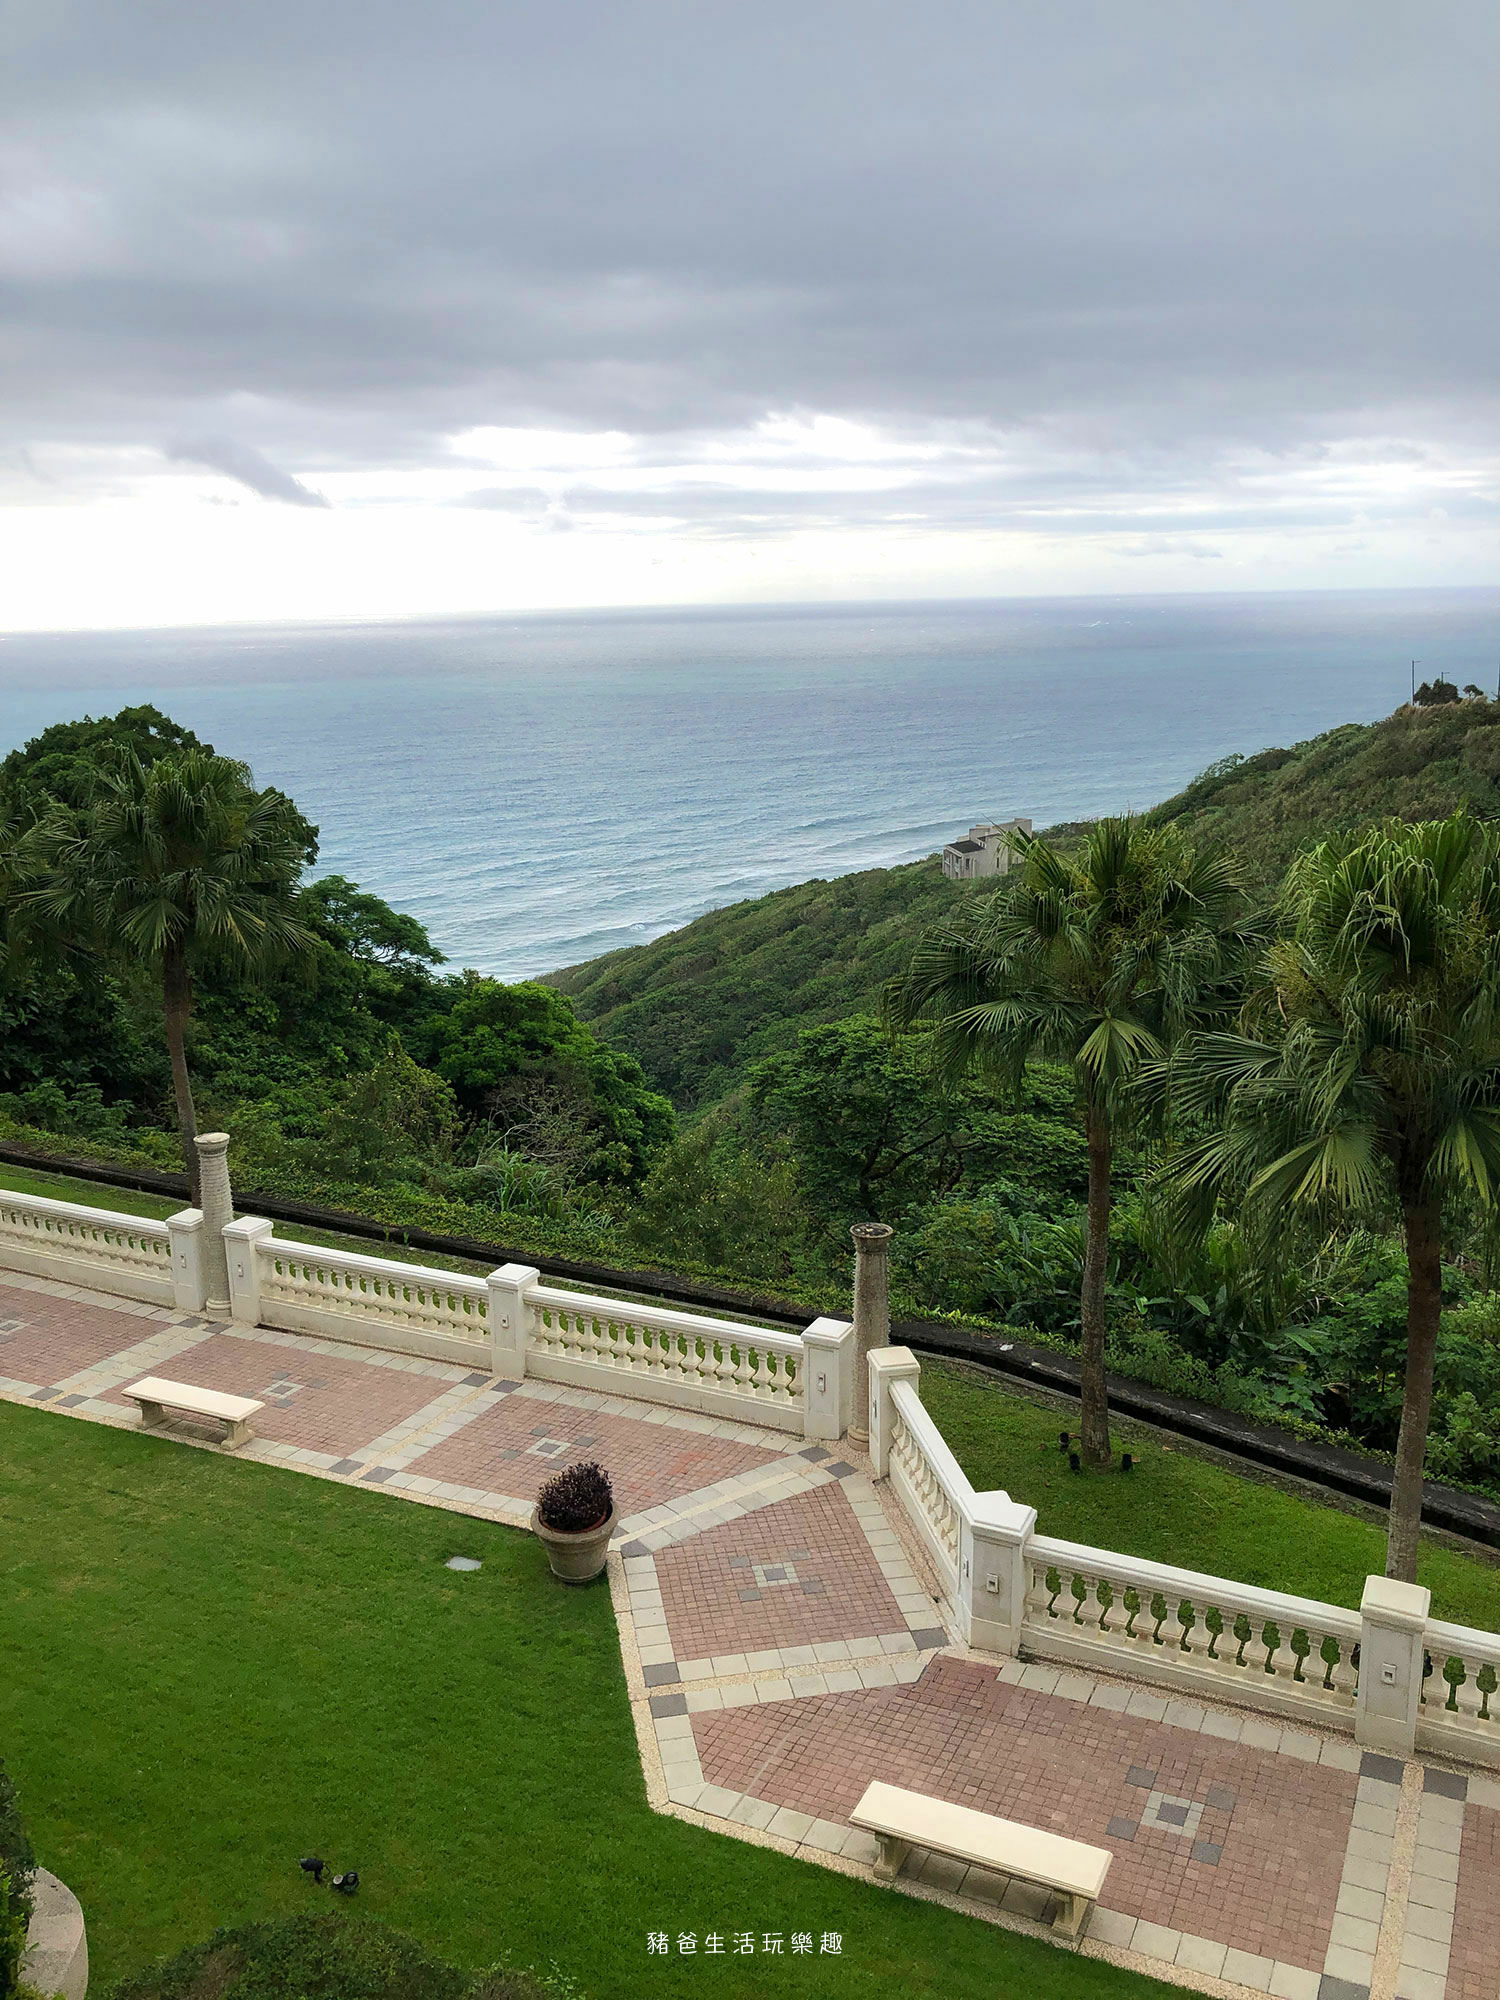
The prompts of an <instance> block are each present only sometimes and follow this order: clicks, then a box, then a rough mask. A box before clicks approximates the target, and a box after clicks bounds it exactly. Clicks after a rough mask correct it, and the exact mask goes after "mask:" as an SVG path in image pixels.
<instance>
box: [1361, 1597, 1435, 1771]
mask: <svg viewBox="0 0 1500 2000" xmlns="http://www.w3.org/2000/svg"><path fill="white" fill-rule="evenodd" d="M1431 1608H1432V1592H1431V1591H1430V1590H1427V1589H1424V1588H1423V1586H1422V1585H1421V1584H1419V1583H1397V1582H1395V1581H1394V1580H1393V1579H1392V1578H1391V1577H1387V1576H1367V1577H1366V1578H1365V1594H1364V1596H1363V1597H1362V1598H1361V1599H1360V1604H1359V1616H1360V1621H1361V1624H1362V1626H1363V1630H1362V1631H1361V1632H1360V1635H1359V1696H1358V1701H1357V1705H1356V1707H1355V1711H1354V1740H1355V1742H1356V1743H1361V1744H1363V1745H1364V1747H1365V1748H1366V1749H1367V1750H1383V1751H1384V1752H1385V1753H1386V1755H1387V1756H1389V1757H1410V1756H1411V1755H1412V1753H1413V1751H1414V1750H1415V1748H1416V1742H1417V1717H1418V1716H1419V1715H1420V1713H1421V1710H1422V1665H1423V1660H1422V1653H1423V1647H1422V1640H1423V1636H1424V1634H1425V1633H1426V1630H1427V1617H1428V1613H1429V1612H1430V1610H1431Z"/></svg>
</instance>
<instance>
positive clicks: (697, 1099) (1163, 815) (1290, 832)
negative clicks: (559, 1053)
mask: <svg viewBox="0 0 1500 2000" xmlns="http://www.w3.org/2000/svg"><path fill="white" fill-rule="evenodd" d="M1497 780H1500V703H1495V702H1487V701H1469V702H1461V703H1458V704H1456V705H1454V706H1453V707H1450V708H1442V709H1426V710H1418V711H1411V710H1398V711H1397V713H1396V714H1395V715H1393V716H1389V717H1387V719H1386V720H1385V721H1383V722H1377V723H1373V724H1369V725H1365V724H1359V723H1351V724H1348V725H1347V726H1346V727H1344V728H1342V729H1335V730H1331V731H1330V732H1329V733H1328V734H1327V735H1326V736H1319V737H1314V738H1313V739H1312V740H1311V741H1310V742H1307V743H1301V744H1298V745H1296V746H1295V747H1294V748H1293V749H1290V750H1265V751H1262V752H1261V753H1260V754H1259V755H1258V756H1255V757H1250V758H1247V759H1245V760H1244V761H1243V762H1241V763H1240V764H1238V765H1236V766H1235V767H1234V768H1232V769H1229V770H1223V769H1217V770H1216V771H1215V772H1213V773H1209V774H1206V775H1205V776H1204V777H1202V778H1200V779H1198V780H1196V781H1195V782H1194V783H1193V784H1191V785H1189V786H1188V788H1187V790H1186V791H1184V792H1181V793H1179V794H1178V795H1177V796H1176V797H1175V798H1172V799H1168V800H1167V801H1166V802H1165V803H1164V804H1162V805H1160V806H1158V807H1157V808H1156V809H1155V811H1154V813H1153V815H1152V817H1153V818H1156V819H1160V820H1175V821H1179V822H1181V823H1182V825H1183V826H1184V827H1185V828H1186V829H1187V830H1188V831H1190V832H1192V833H1193V834H1194V835H1195V836H1198V837H1207V838H1212V839H1214V840H1216V841H1220V842H1222V843H1223V844H1224V845H1225V846H1227V847H1229V848H1231V849H1232V850H1233V851H1234V852H1235V853H1236V854H1237V855H1238V856H1239V857H1240V858H1241V861H1242V863H1243V865H1244V870H1245V875H1246V879H1247V882H1248V883H1249V884H1250V885H1251V886H1252V887H1254V888H1256V889H1267V888H1269V887H1271V886H1272V885H1273V884H1274V883H1275V882H1276V881H1277V880H1278V879H1279V877H1280V875H1281V872H1282V870H1283V869H1284V868H1285V866H1286V863H1287V862H1288V861H1289V860H1290V858H1291V856H1292V855H1293V854H1294V853H1295V852H1296V850H1297V848H1298V847H1299V846H1300V845H1302V844H1303V843H1304V842H1305V841H1307V840H1309V839H1312V838H1314V837H1315V836H1316V835H1318V834H1319V833H1322V832H1324V831H1326V830H1329V829H1332V828H1336V827H1344V826H1352V825H1357V824H1359V823H1360V822H1362V821H1366V820H1369V819H1370V818H1372V817H1378V816H1380V815H1383V814H1396V815H1399V816H1401V817H1403V818H1407V819H1422V818H1430V817H1435V816H1441V815H1443V814H1446V813H1450V812H1453V811H1455V810H1456V809H1457V808H1458V807H1459V806H1461V805H1467V806H1469V807H1471V808H1473V809H1474V810H1476V811H1478V812H1482V813H1489V814H1500V782H1497ZM973 893H975V891H973V890H972V889H968V888H966V887H963V886H961V885H959V884H954V883H947V882H945V881H944V880H943V877H942V875H941V873H940V872H939V869H938V864H937V862H936V860H930V861H921V862H914V863H912V864H910V865H909V866H907V867H904V868H873V869H869V870H867V871H866V872H865V873H863V874H859V875H845V876H842V877H840V878H839V879H837V880H836V881H832V882H806V883H803V884H801V885H800V886H799V887H797V888H794V889H781V890H778V891H777V892H776V893H775V894H774V895H770V896H761V897H759V898H757V899H756V900H755V901H753V902H747V903H736V904H734V905H733V906H732V907H731V908H729V909H725V910H712V911H710V912H709V914H708V915H707V916H703V917H699V918H698V919H697V920H696V922H694V923H691V924H687V925H685V926H684V927H683V929H681V930H679V931H672V932H670V933H669V934H668V935H667V936H666V937H661V938H658V939H657V940H656V941H655V943H653V944H647V945H634V946H631V947H630V948H629V949H627V950H625V951H617V952H611V953H610V954H609V955H608V957H605V958H597V959H593V960H591V961H590V962H589V963H588V964H586V965H575V966H570V967H569V968H568V969H567V970H566V971H564V972H559V973H556V974H554V975H553V979H552V983H553V984H554V985H556V986H559V987H560V988H561V989H562V990H563V991H564V992H565V993H568V994H571V996H572V997H573V999H574V1001H575V1003H576V1005H577V1007H578V1011H579V1013H580V1014H582V1016H583V1017H584V1019H585V1020H587V1021H589V1022H590V1023H591V1024H592V1025H593V1026H594V1027H595V1028H597V1029H598V1030H599V1032H600V1033H601V1034H603V1035H604V1036H605V1037H606V1038H607V1039H608V1040H609V1041H611V1042H614V1043H615V1044H616V1045H617V1046H618V1047H620V1048H624V1049H628V1050H629V1051H630V1052H631V1053H632V1054H633V1055H635V1056H638V1057H639V1058H640V1060H641V1062H642V1063H643V1064H644V1066H645V1069H646V1073H647V1075H648V1076H649V1077H650V1078H651V1080H652V1082H653V1083H655V1084H656V1085H657V1087H658V1088H659V1089H662V1090H665V1091H667V1092H668V1093H669V1094H670V1095H671V1096H672V1098H673V1099H674V1101H675V1102H676V1103H677V1104H678V1106H679V1107H680V1108H682V1109H684V1110H691V1109H694V1108H696V1107H698V1106H701V1105H706V1104H712V1103H714V1102H715V1101H716V1100H717V1099H719V1098H721V1097H723V1096H724V1095H725V1094H726V1093H727V1092H728V1091H729V1090H731V1089H732V1088H733V1087H734V1085H735V1084H736V1083H737V1082H738V1081H739V1079H740V1077H741V1075H742V1074H743V1070H744V1067H745V1065H746V1064H747V1063H748V1062H750V1061H752V1060H753V1059H754V1058H755V1057H756V1056H759V1055H763V1054H765V1053H766V1052H767V1051H768V1050H771V1049H776V1048H783V1047H786V1046H787V1045H788V1044H790V1042H791V1041H792V1040H793V1039H794V1038H795V1036H796V1033H797V1030H798V1029H799V1028H801V1027H806V1026H810V1025H812V1024H814V1023H816V1022H819V1021H830V1020H837V1019H839V1018H840V1017H841V1016H843V1015H847V1014H853V1013H858V1012H861V1011H868V1010H870V1009H871V1008H873V1006H874V1005H875V1001H876V996H877V995H878V993H879V989H880V985H881V982H882V981H883V980H884V979H885V978H887V977H888V976H889V975H890V974H891V973H893V972H896V971H899V970H900V969H901V967H902V966H903V965H904V964H905V962H906V957H907V954H908V952H909V950H910V947H911V943H912V941H913V939H914V938H915V936H916V934H917V933H918V932H919V931H920V930H921V929H922V927H923V926H924V925H925V924H928V923H931V922H933V921H934V920H935V919H936V918H938V917H940V916H941V915H942V914H943V912H944V911H945V910H947V909H950V908H952V907H953V905H954V904H955V902H957V901H958V900H959V899H960V898H962V897H963V896H965V895H969V894H973ZM978 893H981V894H982V893H983V891H982V890H980V891H979V892H978Z"/></svg>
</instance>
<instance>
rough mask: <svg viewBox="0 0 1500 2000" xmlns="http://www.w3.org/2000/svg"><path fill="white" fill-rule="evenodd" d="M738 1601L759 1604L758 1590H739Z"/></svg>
mask: <svg viewBox="0 0 1500 2000" xmlns="http://www.w3.org/2000/svg"><path fill="white" fill-rule="evenodd" d="M804 1587H805V1586H804ZM740 1603H741V1604H759V1603H760V1592H759V1591H758V1590H753V1589H752V1590H742V1591H741V1592H740Z"/></svg>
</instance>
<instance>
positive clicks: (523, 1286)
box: [485, 1264, 542, 1382]
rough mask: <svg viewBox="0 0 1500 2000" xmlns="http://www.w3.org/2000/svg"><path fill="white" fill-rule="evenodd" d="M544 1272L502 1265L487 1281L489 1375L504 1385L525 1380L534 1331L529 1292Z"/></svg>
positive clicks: (524, 1267) (526, 1266)
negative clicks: (530, 1336)
mask: <svg viewBox="0 0 1500 2000" xmlns="http://www.w3.org/2000/svg"><path fill="white" fill-rule="evenodd" d="M541 1276H542V1274H541V1272H540V1271H538V1270H537V1269H536V1268H535V1267H534V1266H533V1265H531V1264H502V1265H501V1266H500V1268H499V1270H498V1271H491V1272H490V1275H489V1277H488V1279H487V1280H486V1281H485V1282H486V1283H487V1284H488V1286H489V1288H490V1292H489V1302H488V1304H487V1306H486V1311H487V1313H488V1314H489V1325H490V1373H491V1374H492V1375H494V1376H496V1377H497V1378H498V1379H499V1380H500V1381H502V1382H522V1381H524V1380H525V1378H526V1336H527V1335H528V1334H529V1333H530V1331H531V1307H530V1305H529V1304H528V1303H527V1299H526V1292H527V1288H528V1287H529V1286H531V1285H535V1284H539V1283H540V1282H541Z"/></svg>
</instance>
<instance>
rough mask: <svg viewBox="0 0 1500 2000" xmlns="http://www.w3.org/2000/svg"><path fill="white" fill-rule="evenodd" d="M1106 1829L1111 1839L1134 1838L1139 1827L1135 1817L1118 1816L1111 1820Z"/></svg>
mask: <svg viewBox="0 0 1500 2000" xmlns="http://www.w3.org/2000/svg"><path fill="white" fill-rule="evenodd" d="M1104 1831H1105V1832H1106V1833H1107V1834H1108V1835H1109V1838H1110V1839H1111V1840H1134V1839H1135V1836H1136V1831H1137V1828H1136V1823H1135V1821H1134V1820H1133V1819H1120V1818H1118V1817H1117V1818H1115V1819H1112V1820H1111V1821H1110V1823H1109V1825H1108V1826H1107V1827H1106V1828H1105V1829H1104Z"/></svg>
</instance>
